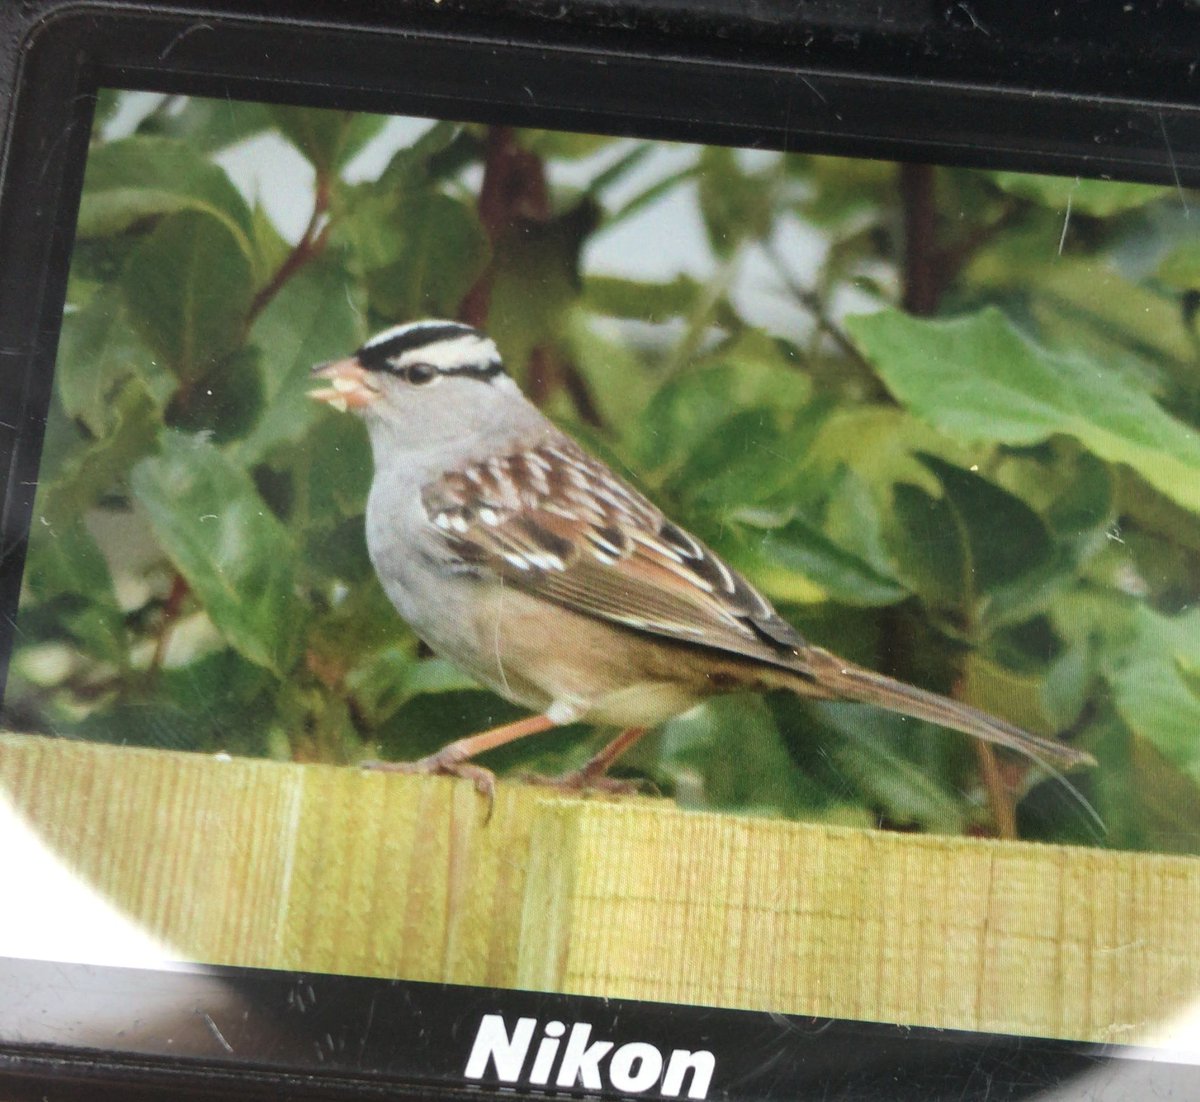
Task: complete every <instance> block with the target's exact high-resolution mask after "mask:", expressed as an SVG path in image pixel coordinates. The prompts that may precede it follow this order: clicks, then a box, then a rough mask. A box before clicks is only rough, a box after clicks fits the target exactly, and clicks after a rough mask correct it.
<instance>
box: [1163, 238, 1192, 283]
mask: <svg viewBox="0 0 1200 1102" xmlns="http://www.w3.org/2000/svg"><path fill="white" fill-rule="evenodd" d="M1158 278H1159V279H1160V280H1162V282H1163V283H1165V284H1166V285H1167V286H1168V287H1178V288H1179V289H1180V290H1193V289H1194V288H1197V287H1200V246H1197V244H1196V242H1195V241H1185V242H1183V244H1181V245H1177V246H1176V247H1175V248H1174V249H1172V250H1171V251H1170V252H1169V253H1167V255H1166V256H1165V257H1164V258H1163V261H1162V263H1161V264H1159V266H1158Z"/></svg>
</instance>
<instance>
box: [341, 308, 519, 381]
mask: <svg viewBox="0 0 1200 1102" xmlns="http://www.w3.org/2000/svg"><path fill="white" fill-rule="evenodd" d="M355 357H356V359H357V360H358V362H359V363H360V364H361V365H362V366H363V367H364V368H366V369H367V370H368V371H390V372H394V373H402V372H404V371H405V370H406V369H407V368H409V367H411V366H412V365H413V364H416V363H420V364H426V365H428V366H429V367H432V368H433V369H434V370H436V371H437V372H438V374H440V375H466V376H471V377H473V378H479V379H491V378H494V377H495V376H496V375H500V374H502V373H503V372H504V364H503V363H502V362H501V360H500V353H499V351H498V350H497V349H496V345H495V343H494V342H493V341H492V339H491V338H490V337H488V336H486V335H485V334H483V333H481V332H480V331H479V330H478V329H475V328H473V327H472V326H470V325H464V324H463V323H462V322H458V321H412V322H408V323H406V324H404V325H395V326H392V328H390V329H385V330H383V332H381V333H376V334H375V336H373V337H372V338H371V339H370V340H369V341H367V342H366V344H364V345H363V346H362V347H361V348H360V349H359V350H358V351H357V352H356V353H355Z"/></svg>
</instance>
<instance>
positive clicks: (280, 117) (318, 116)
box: [268, 104, 387, 177]
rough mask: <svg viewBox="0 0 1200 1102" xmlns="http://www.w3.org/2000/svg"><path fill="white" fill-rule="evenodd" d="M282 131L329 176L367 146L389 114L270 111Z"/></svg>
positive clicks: (310, 109) (276, 107) (312, 109)
mask: <svg viewBox="0 0 1200 1102" xmlns="http://www.w3.org/2000/svg"><path fill="white" fill-rule="evenodd" d="M268 110H269V112H270V115H271V119H272V121H273V122H274V124H275V125H276V126H277V127H278V128H279V130H280V132H281V133H282V134H283V135H284V137H286V138H287V139H288V141H290V142H291V143H292V144H293V145H294V146H295V147H296V148H297V149H298V150H300V152H301V153H303V154H304V156H305V157H306V158H307V159H308V160H309V161H310V162H311V163H312V165H313V167H314V168H316V170H317V173H318V175H320V176H325V177H329V176H330V175H332V174H333V172H334V171H335V170H336V169H338V168H340V167H341V166H342V165H344V164H345V163H346V162H347V161H349V160H350V158H351V157H353V156H354V154H356V153H357V152H358V151H359V150H360V149H362V147H363V146H365V145H366V144H367V142H369V141H370V140H371V139H372V138H373V137H375V135H376V134H378V133H379V131H380V130H382V129H383V127H384V124H385V123H386V122H387V116H386V115H367V114H363V113H361V112H357V111H331V110H328V109H326V108H320V107H283V106H280V105H277V104H275V105H272V106H271V107H270V108H268Z"/></svg>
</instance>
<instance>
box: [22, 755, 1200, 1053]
mask: <svg viewBox="0 0 1200 1102" xmlns="http://www.w3.org/2000/svg"><path fill="white" fill-rule="evenodd" d="M0 796H6V797H7V799H8V800H9V801H10V802H11V803H13V805H14V806H15V807H16V808H17V810H18V811H19V812H20V813H21V814H22V815H23V816H24V817H25V818H26V819H27V820H28V821H29V822H31V823H32V824H33V826H34V827H35V829H36V830H37V831H38V832H39V833H40V835H41V836H42V837H43V838H44V839H45V841H46V843H47V844H48V846H49V847H50V848H51V849H52V850H53V851H54V852H56V853H58V854H60V855H61V857H62V860H63V861H64V862H65V863H67V864H69V865H70V866H71V867H73V868H74V869H75V870H77V871H78V873H79V875H80V877H81V878H82V879H84V880H85V881H86V882H87V883H89V884H91V885H92V886H94V887H95V888H96V889H97V890H99V891H100V892H102V893H103V894H104V895H105V896H106V897H108V898H109V899H111V900H112V901H113V902H114V903H115V904H116V905H117V906H119V907H120V908H121V909H122V910H124V911H125V912H126V913H127V914H129V915H131V916H132V917H133V918H135V919H136V920H137V921H138V922H139V923H140V924H141V925H142V926H143V927H144V928H145V929H146V930H147V931H148V932H149V933H151V934H152V935H154V936H157V937H158V938H160V939H161V940H163V941H165V942H167V943H168V944H169V945H171V946H172V947H173V949H174V951H175V952H176V953H177V955H178V956H179V957H180V958H183V959H194V960H200V961H206V962H212V963H227V964H242V965H250V966H260V967H269V968H294V969H298V970H308V971H322V972H344V973H351V974H359V975H373V976H386V977H402V978H406V979H417V980H429V981H441V982H450V983H462V984H476V985H486V986H496V987H511V986H519V987H527V988H536V989H543V990H560V991H569V992H575V993H579V994H594V995H607V996H612V997H629V998H637V999H651V1000H659V1001H670V1002H673V1001H678V1002H687V1003H698V1004H708V1005H720V1006H734V1007H745V1008H755V1009H769V1010H774V1011H781V1012H791V1013H799V1014H814V1015H831V1016H838V1017H849V1018H862V1019H869V1020H874V1021H896V1022H905V1023H909V1024H914V1025H917V1024H920V1025H934V1026H947V1027H955V1028H965V1029H983V1030H999V1031H1004V1032H1013V1033H1024V1034H1035V1035H1043V1036H1058V1037H1072V1038H1081V1039H1092V1040H1117V1041H1132V1040H1135V1039H1138V1038H1139V1037H1141V1036H1142V1034H1143V1033H1144V1032H1145V1031H1146V1030H1147V1028H1149V1027H1151V1026H1153V1025H1156V1024H1157V1023H1158V1022H1159V1021H1161V1019H1162V1017H1163V1016H1164V1014H1167V1013H1169V1012H1170V1011H1172V1010H1173V1009H1175V1008H1177V1007H1179V1008H1181V1007H1183V1006H1184V1005H1185V1004H1186V1003H1187V1002H1188V1001H1189V1000H1192V999H1194V997H1195V994H1196V992H1197V991H1198V990H1200V939H1198V938H1197V936H1196V931H1197V930H1200V860H1196V859H1191V858H1181V857H1159V856H1153V855H1142V854H1123V853H1110V852H1104V851H1095V850H1085V849H1074V848H1064V847H1056V846H1037V845H1030V844H1023V843H1015V844H1014V843H999V842H985V841H979V840H972V839H961V838H940V837H929V836H917V835H902V834H888V833H881V832H876V831H864V830H852V829H847V828H833V827H821V826H813V825H805V824H800V823H793V822H783V821H777V820H770V819H754V818H737V817H733V816H727V815H712V814H700V813H694V812H691V813H689V812H683V811H679V810H678V809H676V808H675V807H674V806H673V805H671V804H669V803H666V802H665V801H648V800H636V801H621V802H611V801H599V800H567V799H560V798H558V797H556V796H554V795H552V794H548V793H547V791H546V790H545V789H537V788H530V787H524V786H520V785H502V786H501V787H500V788H499V790H498V792H497V799H496V805H495V813H494V816H493V818H492V820H491V822H489V823H485V821H484V812H485V807H484V804H483V802H482V801H481V800H480V799H479V797H478V796H477V794H476V793H475V792H474V790H473V789H472V787H471V786H470V784H468V783H466V782H454V781H448V780H444V779H441V778H423V777H405V776H399V775H388V774H364V773H361V772H359V771H357V770H354V769H347V768H334V767H329V766H316V765H304V766H302V765H290V764H280V763H275V762H264V761H250V760H245V759H237V760H232V761H230V760H220V759H217V758H214V757H208V756H204V755H199V754H180V753H171V752H166V751H151V750H138V749H128V748H120V747H109V746H95V745H90V744H85V743H77V742H67V741H62V740H54V739H43V738H35V737H25V736H18V735H0Z"/></svg>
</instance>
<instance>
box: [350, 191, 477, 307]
mask: <svg viewBox="0 0 1200 1102" xmlns="http://www.w3.org/2000/svg"><path fill="white" fill-rule="evenodd" d="M381 216H382V217H386V218H387V219H392V218H394V219H395V220H396V221H395V222H394V223H393V224H391V225H390V227H385V226H383V225H381V223H380V221H379V219H380V217H381ZM358 218H359V222H358V224H357V225H356V226H354V227H353V228H350V227H348V228H347V232H354V233H355V237H354V244H355V247H356V248H357V250H358V253H359V256H360V257H361V260H360V263H362V264H363V265H365V267H366V270H365V278H366V284H367V291H368V294H369V296H370V302H371V308H372V309H373V310H374V311H375V312H376V313H377V314H379V315H381V316H382V317H385V318H393V319H398V318H420V317H453V316H454V315H455V314H456V313H457V311H458V304H459V301H460V300H461V299H462V297H463V296H464V295H465V294H466V293H467V291H468V289H469V288H470V286H471V284H472V283H473V282H474V281H475V278H476V277H477V276H478V275H479V273H480V271H481V270H482V268H483V264H484V262H485V260H486V258H487V241H486V238H485V237H484V233H483V229H482V227H481V226H480V225H479V219H478V218H476V216H475V214H474V212H473V211H472V210H471V209H470V208H469V207H468V206H467V204H466V203H464V202H462V201H461V200H459V199H455V198H452V197H450V196H449V195H442V194H440V193H438V192H435V191H430V190H420V191H412V192H409V193H407V194H405V195H404V196H403V197H402V201H401V202H400V203H399V206H398V207H397V208H396V209H395V211H394V212H388V213H384V212H382V211H378V210H373V209H372V208H371V207H367V208H366V209H364V210H362V211H360V212H359V213H358ZM372 239H373V240H372Z"/></svg>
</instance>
